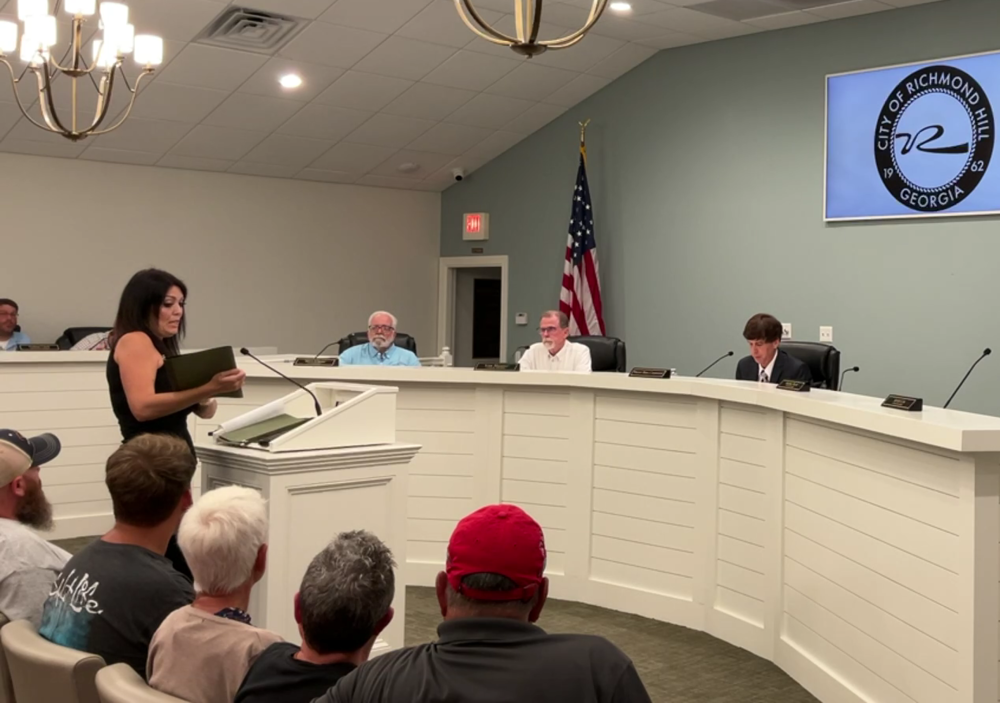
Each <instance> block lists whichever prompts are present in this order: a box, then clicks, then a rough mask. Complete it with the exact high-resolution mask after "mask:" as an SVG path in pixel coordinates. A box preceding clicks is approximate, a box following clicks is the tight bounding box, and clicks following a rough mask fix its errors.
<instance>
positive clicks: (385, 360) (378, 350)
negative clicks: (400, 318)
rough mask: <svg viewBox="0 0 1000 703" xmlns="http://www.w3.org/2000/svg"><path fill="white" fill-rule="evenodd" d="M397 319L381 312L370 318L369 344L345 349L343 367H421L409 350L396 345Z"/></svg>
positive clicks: (341, 358) (341, 360) (342, 359)
mask: <svg viewBox="0 0 1000 703" xmlns="http://www.w3.org/2000/svg"><path fill="white" fill-rule="evenodd" d="M395 341H396V317H395V315H393V314H392V313H388V312H385V311H383V310H379V311H378V312H373V313H372V315H371V317H369V318H368V344H359V345H358V346H355V347H351V348H350V349H345V350H344V352H343V353H342V354H341V355H340V365H341V366H420V359H418V358H417V355H416V354H414V353H413V352H411V351H410V350H409V349H402V348H401V347H397V346H396V345H395Z"/></svg>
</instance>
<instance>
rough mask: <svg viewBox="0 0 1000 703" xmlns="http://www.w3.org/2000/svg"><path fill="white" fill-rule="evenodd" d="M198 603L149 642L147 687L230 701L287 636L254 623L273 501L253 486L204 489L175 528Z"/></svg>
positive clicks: (206, 702) (206, 701) (199, 699)
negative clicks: (253, 596) (254, 592)
mask: <svg viewBox="0 0 1000 703" xmlns="http://www.w3.org/2000/svg"><path fill="white" fill-rule="evenodd" d="M177 542H178V544H179V545H180V548H181V551H182V552H183V553H184V557H185V559H187V563H188V565H189V566H190V567H191V573H192V574H193V575H194V589H195V598H194V602H193V603H192V604H191V605H189V606H185V607H183V608H179V609H177V610H175V611H174V612H172V613H171V614H170V615H168V616H167V619H166V620H164V621H163V624H162V625H160V627H159V629H158V630H157V631H156V634H154V635H153V640H152V642H151V643H150V645H149V659H148V660H147V662H146V675H147V678H148V679H149V685H150V686H152V687H153V688H155V689H157V690H158V691H161V692H163V693H167V694H169V695H171V696H175V697H177V698H181V699H183V700H185V701H190V703H220V702H222V701H232V700H233V698H235V696H236V691H237V690H238V689H239V687H240V683H241V682H242V681H243V677H244V676H245V675H246V673H247V670H248V669H249V668H250V665H251V664H253V662H254V661H255V660H256V659H257V657H258V656H259V655H260V653H261V652H263V651H264V650H265V649H267V648H268V647H269V646H271V645H272V644H274V643H276V642H280V641H281V637H279V636H278V635H276V634H274V633H273V632H269V631H267V630H262V629H259V628H256V627H254V626H253V625H252V624H251V621H250V615H249V614H248V613H247V612H246V611H247V607H248V606H249V603H250V590H251V589H252V588H253V586H254V584H255V583H257V582H258V581H260V579H261V577H262V576H263V575H264V569H265V567H266V565H267V506H266V504H265V502H264V499H263V498H262V497H261V495H260V494H259V493H258V492H257V491H255V490H252V489H250V488H243V487H241V486H225V487H223V488H216V489H215V490H213V491H209V492H207V493H205V494H204V495H203V496H202V497H201V499H200V500H199V501H198V502H197V503H195V504H194V506H192V507H191V509H190V510H188V512H187V513H186V514H185V515H184V519H183V520H182V521H181V525H180V529H179V530H178V531H177Z"/></svg>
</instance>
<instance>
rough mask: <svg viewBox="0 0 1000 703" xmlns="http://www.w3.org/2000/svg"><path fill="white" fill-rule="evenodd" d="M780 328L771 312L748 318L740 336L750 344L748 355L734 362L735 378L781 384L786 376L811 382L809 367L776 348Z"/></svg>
mask: <svg viewBox="0 0 1000 703" xmlns="http://www.w3.org/2000/svg"><path fill="white" fill-rule="evenodd" d="M781 333H782V327H781V323H780V322H779V321H778V318H776V317H774V316H773V315H766V314H763V313H761V314H758V315H754V316H753V317H751V318H750V319H749V320H747V324H746V327H744V328H743V338H744V339H746V340H747V342H748V343H749V344H750V356H745V357H743V358H742V359H740V361H739V363H738V364H736V380H737V381H759V382H761V383H781V382H782V381H784V380H786V379H792V380H794V381H805V382H806V383H812V373H810V372H809V367H808V366H807V365H806V364H805V363H804V362H802V361H799V360H798V359H796V358H795V357H794V356H789V355H788V354H787V353H786V352H783V351H782V350H781V349H779V346H780V345H781Z"/></svg>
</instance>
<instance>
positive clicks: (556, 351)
mask: <svg viewBox="0 0 1000 703" xmlns="http://www.w3.org/2000/svg"><path fill="white" fill-rule="evenodd" d="M538 334H539V335H541V338H542V341H540V342H535V343H534V344H532V345H531V346H530V347H528V350H527V351H526V352H524V355H523V356H522V357H521V358H520V359H519V360H518V365H519V366H520V367H521V370H522V371H579V372H582V373H590V371H591V362H590V349H589V348H588V347H587V346H585V345H583V344H579V343H577V342H571V341H569V317H567V316H566V313H564V312H561V311H559V310H547V311H546V312H543V313H542V321H541V323H540V324H539V325H538Z"/></svg>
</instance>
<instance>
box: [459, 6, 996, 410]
mask: <svg viewBox="0 0 1000 703" xmlns="http://www.w3.org/2000/svg"><path fill="white" fill-rule="evenodd" d="M997 49H1000V0H944V1H943V2H937V3H931V4H927V5H918V6H915V7H911V8H907V9H900V10H894V11H890V12H882V13H878V14H874V15H867V16H862V17H857V18H851V19H847V20H840V21H836V22H824V23H821V24H814V25H809V26H805V27H798V28H794V29H789V30H784V31H780V32H766V33H761V34H755V35H751V36H746V37H740V38H737V39H732V40H726V41H718V42H712V43H708V44H700V45H695V46H690V47H684V48H680V49H675V50H670V51H664V52H660V53H659V54H657V55H656V56H654V57H653V58H652V59H650V60H649V61H647V62H646V63H644V64H642V65H641V66H639V67H638V68H636V69H635V70H633V71H631V72H630V73H628V74H626V75H625V76H623V77H621V78H619V79H618V80H616V81H615V82H613V83H612V84H610V85H609V86H608V87H607V88H605V89H604V90H602V91H601V92H599V93H597V94H596V95H594V96H592V97H591V98H589V99H588V100H586V101H585V102H584V103H582V104H580V105H578V106H577V107H575V108H573V109H571V110H569V111H568V112H567V113H566V114H564V115H563V116H561V117H560V118H558V119H557V120H555V121H554V122H552V123H551V124H549V125H547V126H546V127H545V128H544V129H542V130H541V131H540V132H538V133H536V134H534V135H532V136H531V137H529V138H528V139H526V140H524V141H523V142H521V143H520V144H518V145H516V146H515V147H514V148H513V149H511V150H510V151H508V152H507V153H505V154H503V155H502V156H500V157H499V158H498V159H496V160H495V161H494V162H492V163H490V164H489V165H487V166H486V167H484V168H482V169H481V170H479V171H477V172H476V173H474V174H472V175H471V176H470V177H469V178H467V179H466V181H465V182H463V183H460V184H457V185H456V186H453V187H451V188H450V189H448V190H447V191H445V193H444V197H443V200H442V236H441V252H442V255H443V256H459V255H468V254H469V252H470V247H469V243H468V242H463V241H462V239H461V214H462V213H463V212H478V211H487V212H489V213H490V230H491V231H490V241H489V242H488V243H487V245H486V247H485V253H486V254H507V255H509V256H510V266H511V268H510V270H511V287H510V307H509V310H510V320H509V324H510V348H511V349H513V348H514V347H516V346H517V345H519V344H524V343H528V342H531V341H534V339H535V337H534V332H533V330H534V328H535V326H536V323H535V319H534V318H535V317H536V316H537V314H538V313H539V312H540V311H542V310H544V309H546V308H549V307H553V306H554V305H555V304H556V301H557V297H558V293H559V282H560V277H561V271H562V260H563V250H564V247H565V242H566V225H567V222H568V218H569V209H570V194H571V192H572V189H573V183H574V178H575V175H576V161H577V149H576V147H577V138H578V129H577V127H576V124H577V121H578V120H581V119H584V118H591V119H592V120H593V122H592V123H591V126H590V129H589V131H588V138H587V144H588V152H589V165H590V169H589V173H590V176H591V190H592V193H593V197H594V210H595V213H596V218H595V219H596V229H597V241H598V247H599V253H600V262H601V273H602V284H603V289H604V295H605V301H606V308H605V309H606V320H607V322H608V327H609V334H612V335H616V336H620V337H622V338H624V339H625V340H626V342H627V344H628V353H629V365H630V366H632V365H669V366H674V367H677V368H678V370H679V371H680V372H682V373H688V374H694V373H696V372H697V371H698V370H699V369H700V368H701V367H703V366H704V365H707V364H708V363H709V361H711V360H712V359H714V358H715V357H717V356H718V355H719V354H721V353H723V352H724V351H726V350H727V349H733V350H735V351H736V353H737V355H741V354H743V353H745V345H744V342H743V340H742V337H741V336H740V332H741V331H742V327H743V323H744V322H745V320H746V318H748V317H749V316H750V315H752V314H753V313H756V312H760V311H768V312H772V313H774V314H775V315H777V316H778V317H779V318H780V319H782V320H784V321H787V322H791V323H792V325H793V333H794V337H795V338H797V339H807V340H818V334H819V326H820V325H833V327H834V343H835V345H836V346H837V347H838V348H840V349H841V350H842V351H843V353H844V355H843V363H844V365H845V366H848V365H855V364H857V365H859V366H861V367H862V371H861V373H860V374H854V375H853V378H850V380H849V381H848V382H847V389H848V390H850V391H854V392H859V393H867V394H872V395H877V396H882V395H885V394H888V393H909V394H913V395H919V396H922V397H924V398H925V399H926V401H927V402H928V403H929V404H935V405H939V404H941V403H943V402H944V401H945V399H946V398H947V396H948V394H949V393H950V391H951V389H952V387H953V386H954V385H955V384H957V383H958V381H959V380H960V379H961V376H962V374H963V373H964V372H965V369H966V367H967V366H968V365H969V364H971V363H972V361H973V360H974V359H975V357H976V356H977V355H978V354H979V352H981V350H982V349H983V347H985V346H988V345H992V346H993V347H994V348H995V349H996V350H997V354H995V355H994V356H993V357H991V358H990V359H987V360H986V361H984V362H983V363H982V364H981V365H980V368H979V369H977V372H976V374H975V375H974V376H973V378H972V379H971V380H970V381H969V383H968V384H967V385H966V387H965V388H964V389H963V390H962V392H961V394H960V395H959V396H958V398H957V399H956V401H955V403H954V405H953V407H954V408H958V409H965V410H970V411H975V412H986V413H991V414H996V415H1000V321H998V319H1000V305H998V304H997V301H998V299H1000V276H998V263H1000V220H998V219H995V218H968V219H961V218H959V219H945V220H940V219H939V220H926V221H922V222H912V221H906V222H889V223H879V224H839V225H826V224H824V222H823V219H822V205H823V151H824V149H823V136H824V135H823V123H824V118H823V113H824V77H825V76H826V74H829V73H837V72H841V71H850V70H856V69H863V68H869V67H877V66H882V65H889V64H897V63H905V62H910V61H920V60H925V59H935V58H941V57H946V56H953V55H957V54H966V53H974V52H981V51H991V50H997ZM516 312H527V313H528V314H529V318H530V320H531V323H530V324H529V326H528V327H516V326H514V314H515V313H516ZM734 371H735V359H734V360H728V361H726V362H723V363H721V364H719V366H717V367H716V369H714V372H715V373H714V375H717V376H720V377H723V376H724V377H731V375H732V374H733V372H734ZM709 375H713V374H711V373H710V374H709Z"/></svg>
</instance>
